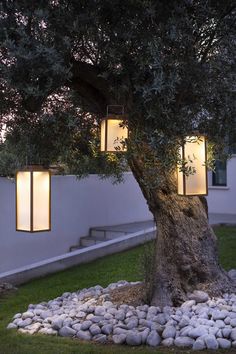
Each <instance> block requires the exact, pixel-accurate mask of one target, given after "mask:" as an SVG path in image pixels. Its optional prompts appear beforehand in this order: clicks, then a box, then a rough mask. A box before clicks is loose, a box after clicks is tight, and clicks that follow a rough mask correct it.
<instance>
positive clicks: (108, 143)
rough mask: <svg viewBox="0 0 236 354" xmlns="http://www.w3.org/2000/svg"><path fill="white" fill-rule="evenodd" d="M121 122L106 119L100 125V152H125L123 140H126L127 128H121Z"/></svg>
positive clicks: (119, 120)
mask: <svg viewBox="0 0 236 354" xmlns="http://www.w3.org/2000/svg"><path fill="white" fill-rule="evenodd" d="M122 123H123V120H121V119H114V118H106V119H104V120H103V121H102V124H101V151H108V152H115V151H126V150H127V149H126V147H124V144H123V143H124V140H125V139H127V138H128V129H127V127H121V124H122ZM122 142H123V143H122Z"/></svg>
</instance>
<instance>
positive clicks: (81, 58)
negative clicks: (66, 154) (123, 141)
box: [0, 0, 236, 167]
mask: <svg viewBox="0 0 236 354" xmlns="http://www.w3.org/2000/svg"><path fill="white" fill-rule="evenodd" d="M0 17H1V28H2V31H1V71H2V76H1V123H2V124H6V127H7V128H6V129H7V131H8V132H10V136H11V137H12V134H13V133H12V132H13V130H14V135H15V139H16V140H17V139H18V141H19V142H20V141H22V139H23V140H24V138H26V137H27V136H28V135H29V132H30V131H31V129H32V131H34V129H36V131H35V136H38V141H37V139H35V138H33V141H34V143H35V146H36V147H35V149H36V150H37V151H38V154H41V156H42V159H43V160H44V159H45V156H48V160H51V161H52V160H54V161H56V160H57V157H58V156H60V155H61V153H62V152H61V150H62V149H61V147H60V148H59V147H58V144H59V140H60V141H63V144H65V146H66V140H68V136H69V135H70V134H71V133H72V132H71V127H69V125H70V126H71V121H72V120H73V124H75V117H76V115H77V116H78V109H79V112H80V113H79V115H80V117H81V115H82V114H84V115H85V114H86V113H88V112H89V113H91V114H92V115H91V118H89V119H88V115H87V121H90V123H88V124H90V132H91V129H92V128H93V129H94V124H95V128H96V127H97V124H99V122H100V119H101V117H102V116H104V115H105V112H106V106H107V105H108V104H122V105H124V107H125V112H126V113H127V117H128V124H129V128H130V130H131V132H132V139H133V141H134V140H135V141H136V143H137V144H138V142H139V141H140V140H141V141H144V140H145V141H146V143H147V144H148V145H149V146H150V147H151V149H152V150H153V151H158V156H159V160H160V162H161V164H162V165H164V166H165V167H170V166H173V163H174V162H175V161H176V151H177V147H178V143H179V141H180V140H179V139H180V138H182V137H184V136H186V135H188V134H189V133H190V132H192V131H193V130H198V131H200V132H201V133H206V134H207V135H208V137H209V139H210V140H211V141H212V142H213V143H215V144H216V145H215V146H216V148H222V146H223V145H224V144H225V143H229V142H230V143H232V142H234V141H235V135H236V133H235V130H236V128H235V125H236V124H235V117H236V115H235V54H236V53H235V3H234V1H224V2H222V1H191V0H190V1H189V0H185V1H182V2H179V1H170V2H167V1H162V0H158V1H151V0H146V1H141V0H136V1H134V0H128V1H125V2H123V1H119V0H115V1H110V0H105V1H104V0H100V1H99V0H89V1H80V0H79V1H77V0H72V1H66V0H64V1H63V0H62V1H61V0H51V1H44V0H41V1H38V2H37V3H36V2H31V3H29V2H28V1H26V0H25V1H24V0H20V1H11V0H5V1H3V2H2V5H1V16H0ZM62 102H63V104H62ZM62 106H63V107H62ZM73 110H74V111H73ZM72 111H73V112H72ZM62 116H64V117H63V118H62ZM65 116H67V117H68V120H67V121H66V120H65ZM72 117H73V118H72ZM62 120H63V122H64V123H63V124H62ZM68 122H69V123H68ZM76 124H77V127H78V128H81V131H83V129H84V126H83V125H84V124H85V123H83V120H82V119H78V120H77V122H76ZM56 125H57V126H56ZM30 126H31V128H30ZM37 129H38V131H37ZM52 130H53V132H54V134H52ZM88 132H89V129H88V125H87V132H86V134H88ZM82 134H83V133H82ZM91 134H92V133H91ZM42 135H43V136H42ZM47 135H48V138H47ZM44 137H45V138H46V139H44ZM53 137H54V138H53ZM59 137H60V138H59ZM39 138H40V139H39ZM28 139H29V140H30V137H29V138H28ZM46 140H47V142H48V143H47V144H45V141H46ZM85 140H86V139H85ZM13 141H14V139H13ZM49 141H50V143H49ZM87 142H91V139H89V138H88V139H87ZM54 143H55V144H54ZM53 144H54V145H56V146H54V145H53ZM137 144H136V147H135V149H132V147H130V149H129V151H130V153H134V151H136V149H137ZM26 145H27V144H24V143H22V146H23V150H24V151H26V149H27V147H26ZM42 145H44V146H42ZM59 145H60V144H59ZM72 145H73V144H72ZM80 145H83V146H80ZM77 147H78V150H80V148H81V152H82V154H81V156H84V154H83V152H84V153H85V149H86V148H85V144H80V143H79V142H78V145H77ZM97 147H98V145H97ZM90 148H91V146H90ZM31 150H33V148H32V147H31ZM42 150H45V151H44V152H43V151H42ZM40 151H41V152H40ZM50 151H51V152H52V151H54V153H53V152H52V153H50ZM25 154H26V152H25ZM56 155H57V156H56ZM78 158H79V156H78ZM116 167H117V165H116Z"/></svg>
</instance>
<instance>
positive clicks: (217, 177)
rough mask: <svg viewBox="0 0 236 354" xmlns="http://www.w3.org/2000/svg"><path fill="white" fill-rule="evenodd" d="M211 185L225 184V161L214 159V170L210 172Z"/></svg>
mask: <svg viewBox="0 0 236 354" xmlns="http://www.w3.org/2000/svg"><path fill="white" fill-rule="evenodd" d="M212 185H213V186H227V175H226V161H219V160H216V162H215V172H213V173H212Z"/></svg>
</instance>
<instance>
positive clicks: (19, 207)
mask: <svg viewBox="0 0 236 354" xmlns="http://www.w3.org/2000/svg"><path fill="white" fill-rule="evenodd" d="M16 230H17V231H26V232H39V231H50V230H51V173H50V171H48V170H46V169H43V168H42V167H41V166H37V165H32V166H29V167H27V168H26V169H24V170H22V171H18V172H17V173H16Z"/></svg>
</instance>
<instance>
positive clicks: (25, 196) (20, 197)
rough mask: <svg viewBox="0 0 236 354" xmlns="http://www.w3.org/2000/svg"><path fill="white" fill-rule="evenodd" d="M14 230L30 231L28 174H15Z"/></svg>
mask: <svg viewBox="0 0 236 354" xmlns="http://www.w3.org/2000/svg"><path fill="white" fill-rule="evenodd" d="M16 183H17V195H16V215H17V219H16V228H17V230H26V231H30V212H29V211H30V172H17V175H16Z"/></svg>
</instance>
